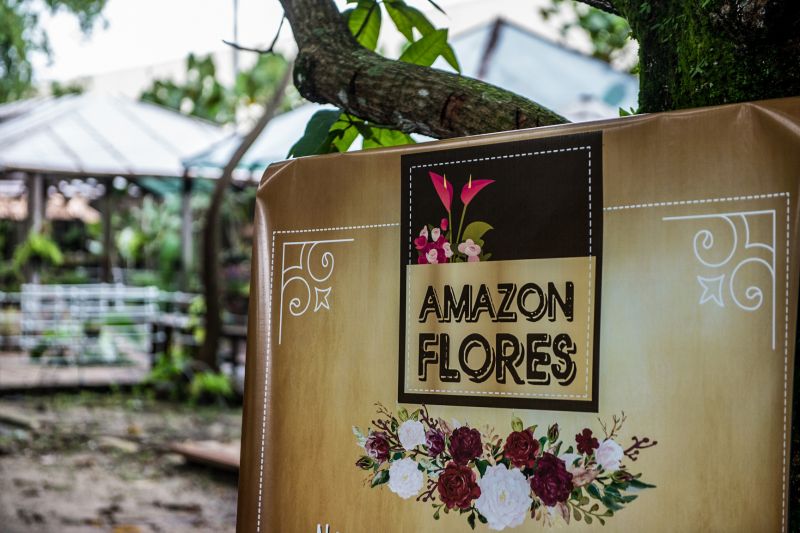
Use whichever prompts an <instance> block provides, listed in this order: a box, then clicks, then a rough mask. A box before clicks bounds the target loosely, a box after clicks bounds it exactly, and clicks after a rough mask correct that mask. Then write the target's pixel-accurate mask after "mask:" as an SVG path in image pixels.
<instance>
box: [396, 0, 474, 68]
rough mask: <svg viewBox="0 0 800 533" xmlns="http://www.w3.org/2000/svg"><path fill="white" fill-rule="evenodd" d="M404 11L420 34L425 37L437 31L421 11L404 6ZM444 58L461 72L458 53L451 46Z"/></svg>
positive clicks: (446, 50)
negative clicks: (457, 57)
mask: <svg viewBox="0 0 800 533" xmlns="http://www.w3.org/2000/svg"><path fill="white" fill-rule="evenodd" d="M402 10H403V13H405V15H406V16H407V17H408V19H409V20H410V21H411V24H413V25H414V27H415V28H417V30H419V33H420V34H421V35H422V36H423V37H424V36H425V35H428V34H429V33H432V32H434V31H436V28H435V27H434V26H433V24H431V22H430V21H429V20H428V18H427V17H426V16H425V15H423V14H422V11H420V10H419V9H416V8H414V7H411V6H403V8H402ZM442 57H443V58H444V59H445V61H447V62H448V63H450V66H451V67H453V68H454V69H456V72H461V66H460V65H459V64H458V59H456V53H455V51H453V47H452V46H450V45H449V44H448V45H447V47H446V48H445V50H444V51H443V52H442Z"/></svg>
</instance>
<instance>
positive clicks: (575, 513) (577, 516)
mask: <svg viewBox="0 0 800 533" xmlns="http://www.w3.org/2000/svg"><path fill="white" fill-rule="evenodd" d="M572 516H574V517H575V520H580V519H581V518H583V515H581V512H580V511H578V508H577V507H573V508H572Z"/></svg>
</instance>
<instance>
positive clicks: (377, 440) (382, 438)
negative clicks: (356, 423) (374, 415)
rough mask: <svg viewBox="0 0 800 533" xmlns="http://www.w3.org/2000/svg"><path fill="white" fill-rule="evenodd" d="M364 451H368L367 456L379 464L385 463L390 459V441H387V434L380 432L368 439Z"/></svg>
mask: <svg viewBox="0 0 800 533" xmlns="http://www.w3.org/2000/svg"><path fill="white" fill-rule="evenodd" d="M364 449H365V450H366V451H367V455H369V456H370V457H372V458H373V459H375V460H377V461H378V462H383V461H385V460H386V459H388V458H389V441H388V440H387V439H386V434H384V433H380V432H378V433H373V434H372V435H370V436H369V437H367V442H366V443H365V444H364Z"/></svg>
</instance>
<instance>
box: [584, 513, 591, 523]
mask: <svg viewBox="0 0 800 533" xmlns="http://www.w3.org/2000/svg"><path fill="white" fill-rule="evenodd" d="M583 521H584V522H586V523H587V524H590V525H591V523H592V517H591V516H589V515H588V514H585V515H583Z"/></svg>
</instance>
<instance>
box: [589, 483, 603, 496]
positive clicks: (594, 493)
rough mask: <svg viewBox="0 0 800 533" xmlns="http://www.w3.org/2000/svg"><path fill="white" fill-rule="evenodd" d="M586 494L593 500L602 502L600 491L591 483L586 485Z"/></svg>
mask: <svg viewBox="0 0 800 533" xmlns="http://www.w3.org/2000/svg"><path fill="white" fill-rule="evenodd" d="M586 492H588V493H589V496H591V497H592V498H594V499H595V500H602V499H603V496H602V495H601V494H600V489H598V488H597V486H596V485H595V484H593V483H590V484H588V485H586Z"/></svg>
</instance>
